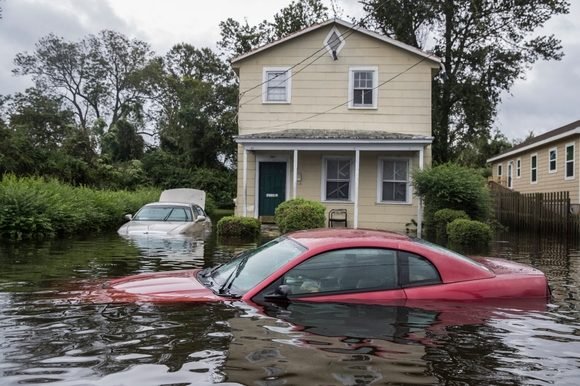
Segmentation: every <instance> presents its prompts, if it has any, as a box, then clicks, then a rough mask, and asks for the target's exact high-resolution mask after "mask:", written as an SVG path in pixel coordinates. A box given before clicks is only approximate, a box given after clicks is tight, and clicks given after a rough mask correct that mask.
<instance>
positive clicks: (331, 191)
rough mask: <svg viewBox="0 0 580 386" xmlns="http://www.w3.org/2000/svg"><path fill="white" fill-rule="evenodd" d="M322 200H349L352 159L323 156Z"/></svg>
mask: <svg viewBox="0 0 580 386" xmlns="http://www.w3.org/2000/svg"><path fill="white" fill-rule="evenodd" d="M324 172H325V181H324V200H326V201H350V188H351V185H352V184H351V176H352V173H351V172H352V159H350V158H325V160H324Z"/></svg>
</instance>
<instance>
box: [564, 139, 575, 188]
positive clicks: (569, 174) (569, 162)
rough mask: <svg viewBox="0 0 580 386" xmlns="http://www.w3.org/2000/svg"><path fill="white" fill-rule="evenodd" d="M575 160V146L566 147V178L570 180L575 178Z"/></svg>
mask: <svg viewBox="0 0 580 386" xmlns="http://www.w3.org/2000/svg"><path fill="white" fill-rule="evenodd" d="M574 159H575V155H574V144H573V143H571V144H569V145H566V173H565V177H564V178H566V179H569V180H571V179H573V178H574Z"/></svg>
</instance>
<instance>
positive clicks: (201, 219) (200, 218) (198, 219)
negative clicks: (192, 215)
mask: <svg viewBox="0 0 580 386" xmlns="http://www.w3.org/2000/svg"><path fill="white" fill-rule="evenodd" d="M201 221H205V216H197V218H196V219H195V222H201Z"/></svg>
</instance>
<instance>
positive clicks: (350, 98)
mask: <svg viewBox="0 0 580 386" xmlns="http://www.w3.org/2000/svg"><path fill="white" fill-rule="evenodd" d="M357 71H372V72H373V88H372V91H373V104H372V105H363V106H356V105H355V104H354V73H355V72H357ZM378 85H379V68H378V67H377V66H352V67H349V69H348V108H349V109H358V110H376V109H377V106H378V99H379V88H378Z"/></svg>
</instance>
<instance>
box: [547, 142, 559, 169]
mask: <svg viewBox="0 0 580 386" xmlns="http://www.w3.org/2000/svg"><path fill="white" fill-rule="evenodd" d="M548 155H549V161H548V173H555V172H556V163H557V159H558V149H556V148H552V149H550V151H549V152H548Z"/></svg>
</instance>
